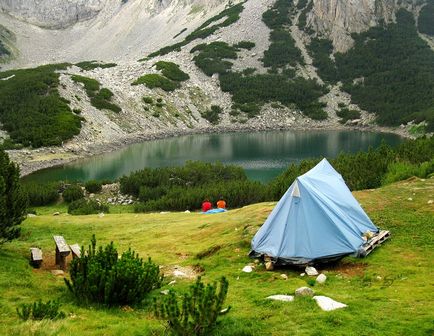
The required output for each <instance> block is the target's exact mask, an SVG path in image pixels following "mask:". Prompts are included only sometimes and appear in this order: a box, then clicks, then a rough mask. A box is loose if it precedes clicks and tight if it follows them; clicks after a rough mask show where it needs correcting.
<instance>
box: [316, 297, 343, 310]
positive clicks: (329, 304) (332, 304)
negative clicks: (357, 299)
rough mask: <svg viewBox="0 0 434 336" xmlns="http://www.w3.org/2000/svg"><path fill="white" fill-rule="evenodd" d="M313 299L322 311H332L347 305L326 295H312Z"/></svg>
mask: <svg viewBox="0 0 434 336" xmlns="http://www.w3.org/2000/svg"><path fill="white" fill-rule="evenodd" d="M313 299H314V300H315V301H316V303H317V304H318V306H319V307H320V308H321V309H322V310H324V311H332V310H335V309H340V308H345V307H348V306H347V305H346V304H344V303H341V302H338V301H335V300H333V299H331V298H329V297H327V296H321V295H319V296H314V297H313Z"/></svg>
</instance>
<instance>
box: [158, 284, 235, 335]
mask: <svg viewBox="0 0 434 336" xmlns="http://www.w3.org/2000/svg"><path fill="white" fill-rule="evenodd" d="M228 288H229V283H228V281H227V280H226V278H225V277H222V278H221V280H220V288H218V286H217V284H216V283H213V284H207V285H205V284H204V283H203V282H202V281H201V278H200V277H198V278H197V280H196V283H195V284H194V285H192V286H191V287H190V291H189V292H188V293H185V294H184V295H182V300H181V302H178V298H177V295H176V293H175V291H173V290H171V291H170V292H169V295H168V296H167V297H165V298H164V299H163V300H161V301H157V300H156V299H154V311H155V315H156V316H157V318H160V319H164V320H167V323H168V327H169V328H170V331H171V332H172V334H173V335H176V336H191V335H196V336H205V335H212V333H213V331H214V330H215V328H216V326H217V319H218V317H219V316H220V315H221V314H222V308H223V303H224V301H225V299H226V295H227V292H228Z"/></svg>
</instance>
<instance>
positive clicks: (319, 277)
mask: <svg viewBox="0 0 434 336" xmlns="http://www.w3.org/2000/svg"><path fill="white" fill-rule="evenodd" d="M326 280H327V277H326V276H325V275H324V274H322V273H321V274H320V275H318V277H317V278H316V282H318V283H319V284H323V283H325V282H326Z"/></svg>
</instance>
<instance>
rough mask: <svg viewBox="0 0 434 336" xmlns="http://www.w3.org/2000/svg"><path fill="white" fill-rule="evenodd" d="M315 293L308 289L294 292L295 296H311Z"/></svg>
mask: <svg viewBox="0 0 434 336" xmlns="http://www.w3.org/2000/svg"><path fill="white" fill-rule="evenodd" d="M314 294H315V292H314V291H313V290H312V289H311V288H309V287H300V288H298V289H296V290H295V296H313V295H314Z"/></svg>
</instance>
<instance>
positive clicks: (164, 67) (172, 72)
mask: <svg viewBox="0 0 434 336" xmlns="http://www.w3.org/2000/svg"><path fill="white" fill-rule="evenodd" d="M155 66H156V67H157V70H161V72H162V74H163V75H164V76H165V77H167V78H168V79H171V80H173V81H175V82H184V81H186V80H188V79H190V76H189V75H188V74H186V73H185V72H184V71H182V70H181V69H180V68H179V65H178V64H175V63H173V62H165V61H159V62H157V63H155Z"/></svg>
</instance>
